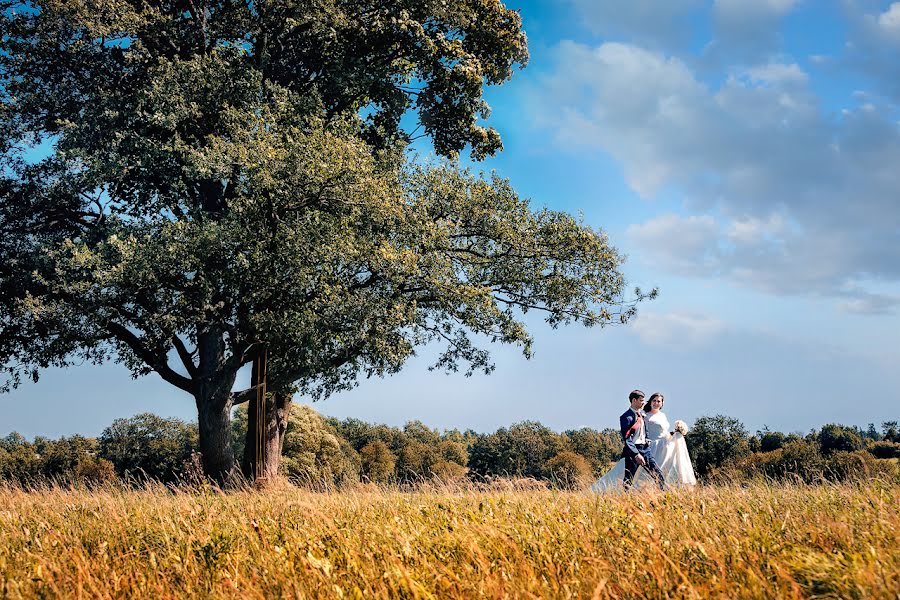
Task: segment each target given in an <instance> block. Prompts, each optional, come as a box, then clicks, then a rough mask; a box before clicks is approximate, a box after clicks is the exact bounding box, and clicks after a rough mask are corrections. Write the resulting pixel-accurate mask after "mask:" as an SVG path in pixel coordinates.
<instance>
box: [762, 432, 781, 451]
mask: <svg viewBox="0 0 900 600" xmlns="http://www.w3.org/2000/svg"><path fill="white" fill-rule="evenodd" d="M757 437H758V438H759V451H760V452H772V451H773V450H778V449H779V448H781V447H782V446H784V441H785V436H784V434H783V433H781V432H780V431H769V430H768V429H764V430H763V431H760V432H759V433H758V434H757Z"/></svg>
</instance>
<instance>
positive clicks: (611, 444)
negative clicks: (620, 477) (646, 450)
mask: <svg viewBox="0 0 900 600" xmlns="http://www.w3.org/2000/svg"><path fill="white" fill-rule="evenodd" d="M565 436H566V437H567V438H568V439H569V442H570V443H571V446H572V450H573V451H574V452H576V453H578V454H580V455H581V456H583V457H584V458H586V459H587V461H588V463H589V464H590V467H591V471H592V472H593V473H594V475H595V476H600V475H602V474H603V473H605V472H606V470H607V469H608V468H609V465H610V463H613V462H616V461H617V460H619V456H620V455H621V454H622V437H621V434H620V433H619V432H618V431H616V430H615V429H604V430H603V431H596V430H594V429H590V428H588V427H583V428H581V429H577V430H570V431H566V433H565Z"/></svg>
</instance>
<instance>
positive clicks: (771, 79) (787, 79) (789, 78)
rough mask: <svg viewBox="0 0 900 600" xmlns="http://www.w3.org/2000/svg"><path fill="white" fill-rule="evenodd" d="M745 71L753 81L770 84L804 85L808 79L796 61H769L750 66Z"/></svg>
mask: <svg viewBox="0 0 900 600" xmlns="http://www.w3.org/2000/svg"><path fill="white" fill-rule="evenodd" d="M746 73H747V75H748V76H749V77H750V79H751V80H752V81H754V82H758V83H765V84H771V85H805V84H806V83H807V82H808V81H809V77H808V76H807V75H806V73H804V72H803V69H801V68H800V66H799V65H797V64H796V63H793V64H789V65H786V64H783V63H776V62H771V63H768V64H765V65H759V66H756V67H750V68H749V69H747V71H746Z"/></svg>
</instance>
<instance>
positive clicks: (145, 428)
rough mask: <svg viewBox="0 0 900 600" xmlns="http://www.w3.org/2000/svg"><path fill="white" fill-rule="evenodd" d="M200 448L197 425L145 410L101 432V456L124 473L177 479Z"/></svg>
mask: <svg viewBox="0 0 900 600" xmlns="http://www.w3.org/2000/svg"><path fill="white" fill-rule="evenodd" d="M196 448H197V426H196V425H194V424H189V423H185V422H184V421H182V420H181V419H176V418H163V417H159V416H157V415H154V414H152V413H142V414H139V415H135V416H134V417H130V418H127V419H116V420H115V421H113V422H112V424H111V425H110V426H109V427H107V428H106V429H104V430H103V433H102V434H100V448H99V450H100V452H99V454H100V456H101V457H102V458H104V459H106V460H108V461H109V462H111V463H112V464H113V466H114V467H115V469H116V472H117V473H118V474H119V475H120V476H122V477H138V478H142V477H149V478H151V479H156V480H158V481H164V482H171V481H175V480H176V479H177V478H178V476H179V474H180V473H181V471H182V469H183V468H184V464H185V462H186V461H188V460H189V459H190V457H191V453H192V452H194V451H195V450H196Z"/></svg>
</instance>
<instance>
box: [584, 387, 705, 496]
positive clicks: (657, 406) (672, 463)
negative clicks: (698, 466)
mask: <svg viewBox="0 0 900 600" xmlns="http://www.w3.org/2000/svg"><path fill="white" fill-rule="evenodd" d="M665 400H666V399H665V397H663V395H662V394H660V393H658V392H657V393H655V394H652V395H651V396H650V399H649V400H647V402H646V403H645V402H644V392H642V391H641V390H634V391H633V392H631V393H630V394H629V395H628V401H629V402H630V403H631V408H629V409H628V410H627V411H626V412H625V414H623V415H622V416H621V417H619V425H620V427H621V430H622V441H623V442H624V444H625V447H624V448H623V449H622V459H621V460H620V461H619V462H617V463H616V464H615V466H614V467H613V468H612V469H610V470H609V471H607V472H606V474H605V475H604V476H603V477H601V478H600V479H599V480H597V482H596V483H595V484H594V485H592V486H591V490H592V491H595V492H602V491H607V490H621V489H623V487H624V489H625V490H629V489H631V487H632V486H634V485H640V484H643V483H645V482H647V480H648V479H650V478H652V480H653V481H654V482H655V483H656V485H657V486H659V488H660V489H661V490H665V489H666V486H670V485H695V484H696V483H697V478H696V477H694V467H693V466H692V465H691V457H690V455H689V454H688V450H687V444H686V443H685V441H684V436H685V434H686V433H687V426H686V425H685V424H684V421H675V432H674V433H669V419H668V418H666V415H665V413H663V411H662V407H663V404H665Z"/></svg>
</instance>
